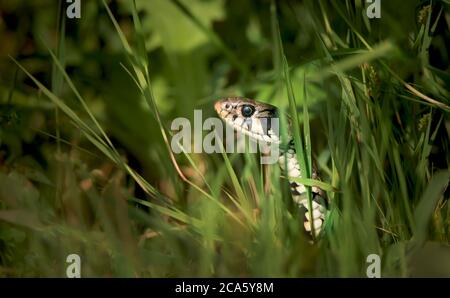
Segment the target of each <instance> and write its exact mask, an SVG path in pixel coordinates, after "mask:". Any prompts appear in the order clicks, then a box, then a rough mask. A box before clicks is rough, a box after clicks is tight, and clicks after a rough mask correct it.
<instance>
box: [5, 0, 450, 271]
mask: <svg viewBox="0 0 450 298" xmlns="http://www.w3.org/2000/svg"><path fill="white" fill-rule="evenodd" d="M275 2H276V1H273V2H272V3H271V4H270V5H260V6H256V9H255V11H254V12H252V10H251V7H247V6H244V7H243V8H242V9H241V8H240V7H234V6H233V4H227V5H225V4H224V3H222V1H211V2H201V1H192V2H190V3H193V4H191V5H187V2H186V1H159V0H158V1H156V0H155V1H150V2H144V1H136V2H134V1H130V2H128V3H124V4H120V9H117V7H115V8H114V7H113V8H112V5H111V4H108V3H107V2H106V1H101V2H99V3H96V4H89V5H87V8H86V10H85V13H86V15H85V18H84V19H83V18H82V19H81V20H80V21H78V23H75V24H74V23H68V22H72V20H65V19H64V17H62V14H61V13H59V14H56V15H55V16H57V15H59V18H58V19H59V20H61V21H58V22H56V23H57V26H56V29H57V30H56V29H55V31H56V32H57V36H58V39H57V42H56V43H55V44H53V43H52V42H50V41H49V40H48V37H45V36H41V35H39V36H40V37H42V39H41V40H40V41H39V42H40V44H41V48H38V49H37V50H36V51H38V52H39V51H40V52H39V55H41V56H43V57H45V59H44V60H45V61H44V62H45V63H47V64H48V65H50V66H51V69H52V71H51V72H50V73H51V75H49V77H45V76H44V79H42V77H38V76H37V75H36V74H39V72H37V71H36V68H39V66H38V65H37V64H36V63H33V62H35V61H34V60H33V59H35V60H36V61H37V60H39V59H38V57H39V55H38V53H37V54H36V56H35V57H32V58H33V59H28V60H27V59H22V57H21V56H20V55H19V54H16V53H9V55H10V57H11V59H10V60H9V61H13V62H14V63H10V64H8V65H9V67H10V69H13V70H14V69H15V70H16V71H17V69H19V70H20V76H19V79H18V80H17V82H16V80H14V83H13V84H12V86H13V87H11V88H10V89H9V94H13V95H11V96H9V97H10V100H8V101H6V100H5V101H4V100H3V97H4V98H7V97H6V96H3V95H4V94H5V92H2V93H0V94H2V101H1V105H2V107H4V106H7V107H11V106H12V108H13V110H14V109H15V110H16V111H18V112H19V113H21V114H22V115H23V117H24V119H23V122H22V123H20V122H17V123H14V122H13V123H6V124H5V123H3V122H2V127H1V130H0V144H1V146H2V147H0V152H6V153H4V154H3V153H2V155H0V157H2V158H1V159H0V161H1V162H0V276H65V270H66V266H67V263H65V259H66V256H67V255H68V254H71V253H78V254H79V255H80V256H81V261H82V266H81V268H82V276H84V277H88V276H89V277H91V276H127V277H179V276H181V277H197V276H202V277H210V276H219V277H229V276H239V277H249V276H257V277H261V276H269V277H329V276H339V277H350V276H362V277H364V276H366V268H367V265H368V264H367V263H366V257H367V256H368V255H369V254H373V253H376V254H379V255H380V256H381V259H382V276H396V277H399V276H402V277H404V276H433V275H438V276H450V271H449V268H450V246H449V244H450V207H449V204H448V197H449V191H448V189H447V187H448V182H449V178H450V171H449V161H450V154H449V152H450V150H449V149H450V148H449V146H450V143H449V136H450V119H449V111H450V108H449V106H450V102H449V98H450V96H449V92H450V84H449V82H450V76H449V72H448V71H449V69H450V66H449V65H450V63H449V61H450V57H449V56H448V51H447V52H446V49H447V48H446V42H447V44H448V42H449V40H450V36H449V35H450V32H449V28H450V10H449V5H448V4H447V3H446V2H443V1H440V2H439V1H436V2H435V1H433V3H432V4H431V6H430V7H431V11H432V12H433V13H431V14H430V13H428V14H427V11H429V10H427V8H424V7H425V6H424V5H422V4H420V3H419V1H417V2H416V3H414V4H411V7H409V8H405V10H404V11H402V12H398V11H397V9H395V5H394V4H388V3H386V4H385V2H383V3H382V8H383V11H382V18H381V19H380V20H369V19H367V17H366V16H365V14H364V13H363V12H364V7H363V5H362V3H364V1H304V2H303V3H301V4H295V5H285V4H276V5H275ZM394 2H395V1H394ZM246 5H249V6H251V4H246ZM225 6H226V7H225ZM254 8H255V7H254ZM155 11H157V12H158V15H156V14H155ZM117 14H120V16H117ZM242 14H243V15H244V16H246V18H245V19H243V15H242ZM161 16H162V17H161ZM418 16H421V18H420V19H418ZM268 18H270V22H268ZM94 19H96V21H94ZM165 19H167V20H172V21H171V22H165ZM213 20H215V21H216V22H218V24H215V25H214V24H213ZM97 21H98V22H99V23H100V24H101V26H102V27H101V28H102V29H101V30H100V31H99V32H95V31H92V32H93V33H92V34H91V35H89V36H88V37H86V43H83V41H82V38H80V37H78V36H76V37H74V36H72V35H70V34H68V33H67V29H68V25H70V26H78V27H77V28H78V29H77V30H80V31H79V33H80V34H81V35H82V34H83V32H84V31H83V30H87V29H86V28H90V27H89V26H91V25H90V23H89V22H97ZM75 22H77V21H75ZM235 23H236V24H237V26H245V29H246V30H245V31H242V29H241V30H238V29H236V28H235V27H233V26H234V25H233V24H235ZM83 28H84V29H83ZM91 29H92V28H91ZM105 32H106V33H105ZM38 33H39V34H40V32H38ZM186 35H188V36H186ZM293 35H295V38H293V37H292V36H293ZM99 38H104V39H105V40H106V42H107V46H105V48H103V49H100V48H98V47H97V48H96V52H95V53H94V54H92V53H89V54H86V52H83V51H81V52H77V47H75V46H74V41H78V42H80V46H79V48H82V49H84V48H93V47H94V48H95V46H93V44H96V41H97V39H99ZM300 38H303V40H301V41H298V39H300ZM42 45H44V46H42ZM430 47H432V48H433V49H434V50H433V52H432V53H433V58H434V57H437V58H436V59H440V60H439V61H440V62H439V63H436V62H434V61H435V60H432V59H431V57H430V56H432V55H431V54H430V52H429V51H428V50H427V49H428V48H430ZM52 48H55V49H56V50H53V49H52ZM437 53H439V54H437ZM77 55H79V56H82V57H85V60H83V61H82V62H80V61H78V62H77V60H76V57H77ZM92 55H93V57H94V58H92ZM103 56H105V57H103ZM253 56H254V57H253ZM255 57H257V59H255ZM40 59H42V58H40ZM260 60H261V61H260ZM69 65H70V66H74V65H75V66H76V67H75V68H79V69H82V70H80V71H79V72H77V71H73V69H71V68H69V67H68V66H69ZM98 65H102V67H103V68H104V69H105V70H107V72H108V73H107V74H106V75H104V76H106V77H104V76H103V75H99V74H98V71H97V72H96V69H97V68H96V66H98ZM438 66H439V67H441V68H445V67H446V68H445V69H442V70H440V69H439V68H438ZM84 67H86V68H87V70H85V69H84ZM93 69H94V70H93ZM92 78H93V79H95V80H96V81H95V82H94V83H92V82H89V80H91V79H92ZM7 81H8V82H9V80H7ZM46 81H50V82H51V83H50V84H49V83H47V82H46ZM0 83H1V84H2V85H1V86H2V87H3V80H2V81H0ZM30 83H32V86H33V88H30ZM8 86H11V84H10V85H8ZM36 87H37V89H36ZM0 90H1V89H0ZM227 95H245V96H248V97H254V98H256V99H258V100H262V101H266V102H269V103H272V104H275V105H277V106H278V107H280V109H281V110H282V111H283V112H284V113H283V114H282V119H281V122H282V123H284V124H285V125H284V127H287V126H286V123H287V118H288V117H289V119H290V120H291V123H292V132H293V134H294V139H295V141H296V149H297V155H298V158H299V161H300V165H301V169H302V172H304V173H307V174H306V175H305V177H303V178H302V179H300V180H299V181H300V182H302V183H305V184H306V185H308V186H312V185H318V186H321V187H322V188H323V189H324V190H326V191H327V195H328V197H329V198H330V209H331V212H330V215H329V218H328V222H327V225H326V229H325V232H326V233H325V234H324V235H323V237H321V238H320V239H317V240H318V241H317V243H316V244H315V245H314V246H311V245H309V244H308V239H306V238H305V237H304V235H303V234H302V230H301V225H302V224H301V220H300V219H299V215H298V213H297V210H296V207H295V206H294V203H293V202H292V200H291V198H290V194H289V187H288V182H287V180H286V179H285V178H283V177H282V178H280V175H282V173H281V172H280V170H279V169H278V167H277V166H276V165H274V166H271V167H262V166H261V165H260V164H259V162H258V160H259V159H258V156H256V155H254V154H250V153H245V154H211V155H208V154H191V153H182V154H179V155H175V154H173V153H172V151H171V149H170V140H171V136H172V134H173V132H171V131H170V123H171V121H172V120H173V119H174V118H175V117H187V118H192V116H193V110H194V109H196V108H197V109H198V108H201V109H202V110H203V113H204V118H206V117H207V116H212V115H213V103H214V100H216V99H218V98H220V97H222V96H227ZM11 98H12V99H11ZM36 98H37V99H38V100H37V101H36V107H31V108H30V107H29V106H27V105H29V104H30V103H33V102H34V101H33V100H36ZM48 102H50V103H51V105H50V107H49V105H48ZM3 110H4V109H2V113H3ZM5 111H6V110H5ZM8 111H9V110H8ZM36 115H37V116H36ZM36 117H41V118H42V117H43V118H44V119H43V120H42V121H43V123H44V124H40V126H38V127H34V126H35V125H36V123H38V122H37V120H36V119H41V118H36ZM1 119H6V118H5V116H4V115H3V114H2V118H1ZM8 119H9V118H8ZM11 119H12V118H11ZM31 132H32V133H31ZM284 133H286V131H284ZM33 139H39V140H42V141H41V143H39V146H38V147H37V148H33V150H32V151H33V152H34V153H31V154H30V153H28V154H27V153H25V152H24V150H20V149H17V148H18V147H19V148H20V146H25V145H24V144H26V143H30V140H33ZM21 144H22V145H21ZM15 152H17V153H16V154H15V155H14V154H13V153H15ZM36 152H38V153H39V154H40V155H42V156H43V158H41V160H39V159H38V158H37V157H36V156H38V155H39V154H37V153H36ZM5 154H6V155H5ZM4 156H5V157H4ZM42 159H43V160H44V161H42ZM313 159H316V160H317V162H318V166H319V170H320V172H321V176H322V181H321V182H314V181H311V180H310V179H308V178H310V175H311V166H312V160H313ZM309 195H310V193H309Z"/></svg>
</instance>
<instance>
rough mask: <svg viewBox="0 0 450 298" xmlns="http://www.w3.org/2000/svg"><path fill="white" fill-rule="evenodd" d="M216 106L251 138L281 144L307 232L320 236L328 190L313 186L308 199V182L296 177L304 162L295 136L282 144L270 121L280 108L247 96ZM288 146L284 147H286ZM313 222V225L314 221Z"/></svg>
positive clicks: (284, 166) (314, 173)
mask: <svg viewBox="0 0 450 298" xmlns="http://www.w3.org/2000/svg"><path fill="white" fill-rule="evenodd" d="M214 108H215V110H216V112H217V114H218V115H219V117H220V118H221V119H222V120H223V121H224V122H225V123H226V124H228V125H230V126H231V127H233V129H234V130H236V131H239V132H242V133H243V134H245V135H248V136H249V137H251V138H253V139H255V140H258V141H263V142H266V143H275V144H280V146H279V152H280V155H279V157H278V164H279V166H280V168H281V170H282V171H285V172H287V176H288V178H289V183H290V190H291V195H292V199H293V200H294V201H295V202H296V203H297V204H298V206H299V208H300V211H301V212H302V213H303V214H304V216H303V226H304V228H305V231H306V232H307V233H309V234H312V230H313V227H314V234H315V235H316V236H317V235H318V234H319V233H320V231H321V230H322V227H323V225H324V221H325V217H326V214H327V200H326V197H325V193H324V192H323V190H322V189H320V188H318V187H315V186H313V187H311V192H312V201H311V207H312V208H311V209H312V212H310V211H309V210H310V204H309V201H308V196H307V190H306V187H305V185H303V184H300V183H298V182H296V181H294V180H293V179H292V178H298V177H302V173H301V171H300V165H299V162H298V160H297V157H296V151H295V146H294V139H293V137H292V135H291V134H290V133H288V140H287V142H286V143H287V146H281V145H282V142H281V138H280V135H279V133H278V132H277V131H276V129H274V127H272V126H271V125H270V123H272V122H271V121H270V120H271V119H273V118H278V109H277V107H275V106H273V105H270V104H266V103H262V102H258V101H256V100H253V99H249V98H243V97H228V98H224V99H220V100H218V101H217V102H216V103H215V105H214ZM283 148H284V149H283ZM311 178H312V179H316V180H317V179H319V177H318V173H317V170H316V168H315V167H314V166H313V169H312V177H311ZM311 221H313V224H312V223H311Z"/></svg>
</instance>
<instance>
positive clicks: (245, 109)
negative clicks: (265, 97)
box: [241, 105, 255, 117]
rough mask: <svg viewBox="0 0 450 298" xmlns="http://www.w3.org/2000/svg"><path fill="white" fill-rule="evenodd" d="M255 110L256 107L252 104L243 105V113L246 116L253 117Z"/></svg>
mask: <svg viewBox="0 0 450 298" xmlns="http://www.w3.org/2000/svg"><path fill="white" fill-rule="evenodd" d="M254 112H255V108H254V107H253V106H250V105H244V106H242V109H241V113H242V116H244V117H251V116H252V115H253V113H254Z"/></svg>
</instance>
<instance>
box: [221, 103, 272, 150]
mask: <svg viewBox="0 0 450 298" xmlns="http://www.w3.org/2000/svg"><path fill="white" fill-rule="evenodd" d="M243 106H246V107H248V106H250V107H251V108H253V113H252V114H251V116H244V115H245V114H244V115H243V113H242V107H243ZM214 109H215V110H216V112H217V114H218V115H219V117H220V118H221V119H222V120H223V121H224V122H225V123H226V124H227V125H229V126H231V127H232V128H233V129H234V130H236V131H238V132H241V133H243V134H245V135H247V136H249V137H251V138H252V139H254V140H259V141H263V142H266V143H275V144H279V143H280V139H279V129H278V127H279V125H278V117H277V112H276V108H275V107H274V106H271V105H268V104H265V103H259V102H257V101H254V100H251V99H244V98H240V97H232V98H225V99H222V100H219V101H217V102H216V103H215V104H214Z"/></svg>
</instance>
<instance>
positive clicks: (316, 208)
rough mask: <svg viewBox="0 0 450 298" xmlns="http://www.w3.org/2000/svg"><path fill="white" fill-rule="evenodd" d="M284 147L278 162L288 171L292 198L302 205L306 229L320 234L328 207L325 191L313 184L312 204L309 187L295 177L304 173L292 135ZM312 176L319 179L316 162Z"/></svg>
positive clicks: (283, 169)
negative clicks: (309, 197)
mask: <svg viewBox="0 0 450 298" xmlns="http://www.w3.org/2000/svg"><path fill="white" fill-rule="evenodd" d="M280 147H281V146H280ZM283 147H285V148H284V149H283V148H280V157H279V159H278V164H279V166H280V168H281V170H282V171H285V172H287V175H288V177H289V184H290V190H291V194H292V199H293V200H294V202H295V203H297V204H298V206H299V207H300V212H301V213H302V214H303V225H304V228H305V231H306V232H308V233H310V234H311V233H312V230H313V229H314V231H315V235H318V234H319V233H320V231H321V229H322V227H323V224H324V221H325V216H326V213H327V209H328V204H327V199H326V196H325V193H324V191H323V190H322V189H320V188H318V187H316V186H312V187H311V194H312V200H311V205H310V202H309V199H308V192H307V188H306V187H305V185H303V184H301V183H298V182H297V181H295V178H302V177H303V175H302V172H301V170H300V163H299V162H298V159H297V154H296V151H295V144H294V140H293V138H292V137H291V138H290V139H289V142H288V144H287V146H283ZM311 178H312V179H314V180H318V179H319V176H318V173H317V169H316V167H315V166H314V164H313V165H312V173H311ZM309 210H312V212H309ZM312 222H313V223H312Z"/></svg>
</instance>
